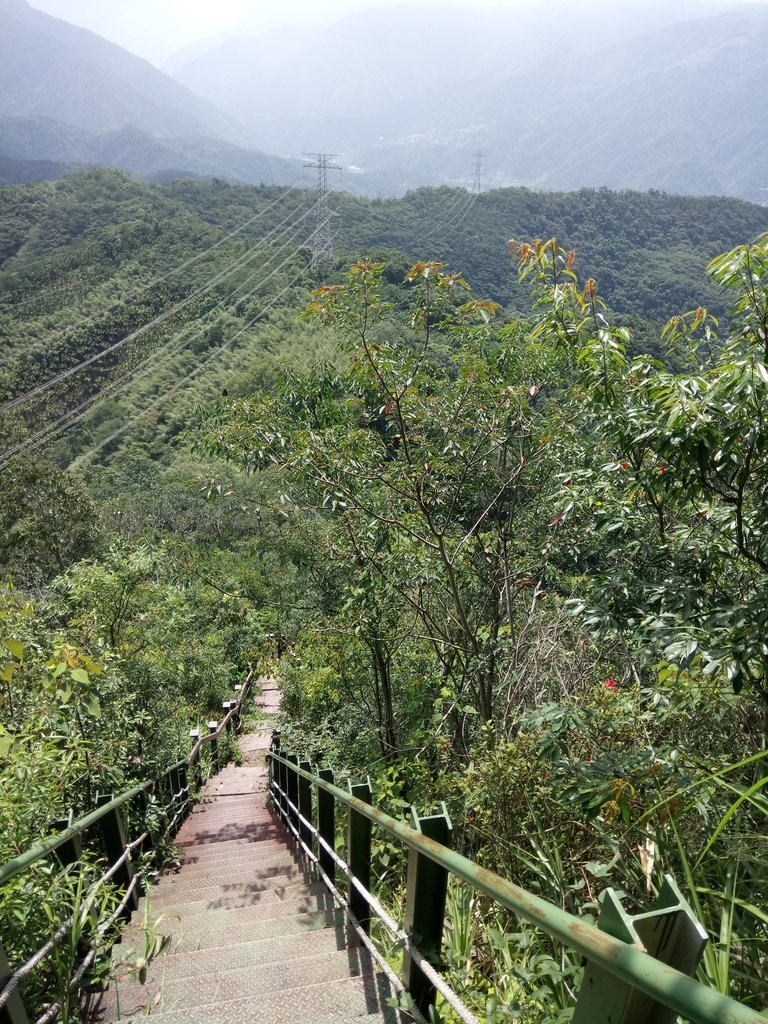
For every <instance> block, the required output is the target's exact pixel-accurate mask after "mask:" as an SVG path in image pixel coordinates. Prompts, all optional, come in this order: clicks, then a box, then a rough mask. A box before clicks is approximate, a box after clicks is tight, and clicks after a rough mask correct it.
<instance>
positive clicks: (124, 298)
mask: <svg viewBox="0 0 768 1024" xmlns="http://www.w3.org/2000/svg"><path fill="white" fill-rule="evenodd" d="M297 187H298V186H296V185H291V186H290V187H288V188H287V189H285V191H283V192H281V194H280V195H279V196H277V197H276V198H275V199H273V200H272V202H271V203H269V205H267V206H265V207H264V208H263V209H262V210H259V211H258V213H255V214H254V215H253V216H252V217H249V218H248V220H246V221H243V223H242V224H240V225H239V226H238V227H236V228H233V229H232V230H231V231H230V232H228V233H227V234H226V235H224V237H223V238H220V239H219V240H218V242H214V243H213V245H210V246H208V247H207V248H206V249H203V250H202V252H199V253H197V254H196V255H195V256H191V257H190V258H189V259H187V260H184V262H183V263H180V264H179V265H178V266H176V267H174V268H173V269H172V270H169V271H167V272H166V273H165V274H162V275H161V276H159V277H155V278H153V280H151V281H147V282H146V284H143V285H141V287H139V288H136V289H134V291H132V292H129V293H128V294H127V295H124V296H122V297H121V298H120V299H117V300H116V301H115V302H113V303H111V304H110V305H109V306H106V307H104V308H103V309H99V310H95V311H94V312H93V313H89V314H88V315H87V316H84V317H83V318H82V320H81V321H80V323H79V324H78V325H77V326H82V324H84V323H88V321H90V320H94V319H95V318H96V317H97V316H100V315H102V314H103V313H108V312H110V311H111V310H113V309H117V307H118V306H123V305H125V304H126V303H127V302H130V301H131V300H132V299H135V298H137V297H138V296H139V295H143V294H144V292H146V291H149V289H150V288H155V287H157V285H159V284H163V283H164V282H165V281H167V280H168V279H169V278H171V277H173V276H174V275H175V274H179V273H181V271H182V270H187V269H188V268H189V267H191V266H192V264H193V263H197V261H198V260H201V259H203V257H204V256H207V255H209V254H210V253H212V252H213V251H214V249H218V248H219V247H220V246H222V245H224V244H225V243H226V242H228V241H230V239H232V238H234V237H235V235H238V234H239V233H240V232H241V231H244V230H245V229H246V228H247V227H250V226H251V224H253V223H254V222H255V221H257V220H259V219H260V218H261V217H263V216H264V215H265V214H267V213H269V211H270V210H271V209H272V208H273V207H275V206H277V204H278V203H280V202H282V201H283V200H284V199H285V198H286V197H287V196H288V195H290V194H291V192H295V191H296V189H297ZM70 255H71V254H70ZM46 258H47V257H44V258H43V259H42V260H36V261H35V262H36V263H40V262H45V259H46ZM24 269H26V268H23V269H22V270H19V271H9V272H6V271H0V273H23V272H24ZM34 297H35V296H33V298H34Z"/></svg>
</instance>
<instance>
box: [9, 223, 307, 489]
mask: <svg viewBox="0 0 768 1024" xmlns="http://www.w3.org/2000/svg"><path fill="white" fill-rule="evenodd" d="M311 212H312V210H311V209H310V210H308V211H307V212H306V213H305V214H304V215H303V216H302V217H301V218H299V220H298V221H297V222H296V224H295V225H294V227H296V226H298V224H299V223H300V222H301V220H303V219H304V217H306V216H307V215H308V214H309V213H311ZM311 237H312V234H309V235H307V236H306V237H305V238H304V239H303V240H302V241H301V242H300V243H299V245H298V246H297V248H300V247H301V246H302V245H305V244H306V243H307V242H308V241H309V240H310V238H311ZM295 238H296V235H295V234H294V236H293V237H292V238H291V239H290V240H289V241H288V242H286V243H284V245H283V246H281V247H280V248H282V249H284V248H286V247H287V246H288V245H290V244H291V243H292V242H294V241H295ZM273 258H274V257H273ZM291 259H292V255H289V256H288V257H286V259H284V260H283V261H282V262H281V263H280V264H279V265H278V266H276V267H274V268H273V269H272V270H271V272H270V273H269V274H268V275H267V276H266V277H264V278H261V279H260V280H259V282H258V283H257V284H256V285H255V286H254V287H253V288H252V289H251V291H250V292H248V293H246V294H245V295H242V296H240V297H239V298H238V300H237V304H239V303H240V302H243V301H245V299H247V298H249V297H250V296H252V295H253V294H254V293H255V292H256V291H257V290H258V289H259V288H260V287H262V286H263V285H264V284H266V283H267V281H269V280H270V279H271V278H272V277H274V276H275V274H277V273H278V272H279V271H280V270H282V269H283V267H285V266H286V265H287V264H288V263H290V261H291ZM269 263H270V261H267V264H266V266H269ZM261 269H262V270H263V269H265V268H264V267H263V268H261ZM253 276H255V275H252V277H251V278H250V280H252V279H253ZM298 276H299V275H298V274H297V275H296V276H295V277H294V278H293V279H292V281H291V282H290V283H289V284H288V285H286V286H285V288H283V289H282V290H281V291H280V292H279V293H278V295H277V296H276V297H275V298H273V302H272V303H271V304H270V306H267V307H265V308H270V307H271V305H273V304H274V301H276V298H277V297H279V296H280V295H282V294H283V292H285V291H287V289H288V288H289V287H291V286H292V284H293V283H295V281H296V280H298ZM244 283H247V282H244ZM239 287H242V286H239ZM233 294H234V293H233ZM231 297H232V296H231V295H230V296H228V297H227V298H231ZM222 301H224V300H222ZM263 311H264V309H263V308H262V309H260V311H259V312H258V313H257V314H256V316H255V317H254V318H253V319H252V320H251V321H249V323H248V324H246V325H245V326H244V327H242V328H240V330H238V331H237V332H236V333H235V334H234V335H233V336H232V338H230V339H228V341H227V343H226V344H227V345H229V344H230V343H231V342H232V341H234V340H235V338H237V337H239V336H240V335H241V334H242V333H243V332H244V331H245V330H247V329H248V328H249V327H251V326H252V325H253V324H254V323H255V322H256V320H258V318H259V316H261V315H262V313H263ZM208 315H210V312H209V313H208V314H206V316H208ZM199 337H201V335H200V334H197V335H193V336H191V337H190V338H187V339H186V340H184V341H182V342H180V343H178V344H177V345H176V346H175V348H173V349H172V350H171V351H168V350H166V351H165V352H164V353H162V354H160V353H159V352H157V351H156V352H154V353H152V354H151V355H150V356H148V357H147V358H146V359H144V360H142V362H140V363H139V364H138V365H137V366H136V367H134V368H133V369H132V370H130V371H128V372H127V373H126V374H123V375H122V376H121V377H119V378H118V379H117V380H116V381H113V382H111V383H110V384H108V385H106V387H104V388H102V389H100V390H99V391H98V392H97V393H96V394H95V395H91V396H89V397H88V398H87V399H85V400H84V401H82V402H81V403H80V404H79V405H78V406H76V407H75V408H74V409H70V410H67V412H65V413H63V414H62V415H61V416H59V417H58V419H56V420H54V421H53V422H52V423H49V424H47V425H46V426H45V427H44V428H43V429H42V430H39V431H38V432H37V433H36V434H33V435H32V436H31V437H27V438H25V439H24V440H23V441H21V442H20V443H19V444H17V445H15V446H14V447H13V448H11V449H9V450H8V451H6V452H4V453H3V455H2V458H1V459H0V470H2V469H4V468H5V466H6V465H7V464H8V463H9V462H10V461H11V459H12V458H13V457H14V456H15V455H17V454H18V453H20V452H22V451H24V450H27V449H34V448H39V447H40V446H41V445H44V444H47V443H48V442H49V441H52V440H53V439H54V438H55V437H58V436H59V434H61V433H63V432H64V431H66V430H68V429H69V428H70V427H71V426H73V425H74V424H75V423H77V422H79V421H80V420H82V419H83V417H84V416H85V415H86V413H87V412H88V411H89V410H90V409H91V408H93V407H94V406H95V405H97V404H98V403H99V402H101V401H103V400H104V399H106V398H109V397H114V395H115V394H116V393H117V392H118V391H122V390H123V389H124V388H125V387H126V386H128V385H130V384H131V383H133V381H134V379H135V376H136V372H137V371H138V370H139V369H141V368H146V367H147V364H148V363H149V362H151V361H152V360H153V359H154V358H155V357H156V356H158V355H160V359H161V364H162V363H164V362H166V361H167V360H168V359H171V358H173V356H175V355H178V354H179V353H180V352H181V351H182V350H183V349H184V348H186V347H187V346H188V345H190V344H191V343H192V342H193V341H195V340H197V339H198V338H199ZM216 351H220V349H217V350H214V352H213V353H211V355H210V356H209V357H208V358H206V359H205V360H203V363H201V364H199V367H198V369H199V368H202V367H203V366H205V365H206V364H207V363H208V362H209V361H210V359H211V358H213V355H215V353H216ZM151 369H152V372H156V371H157V370H158V369H159V366H154V367H152V368H151ZM197 372H198V371H197V370H195V371H194V373H197ZM184 379H185V378H183V379H182V382H183V380H184Z"/></svg>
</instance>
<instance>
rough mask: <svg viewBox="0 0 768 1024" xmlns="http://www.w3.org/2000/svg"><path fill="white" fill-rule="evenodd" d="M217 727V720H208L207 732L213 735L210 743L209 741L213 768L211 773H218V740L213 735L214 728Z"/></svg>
mask: <svg viewBox="0 0 768 1024" xmlns="http://www.w3.org/2000/svg"><path fill="white" fill-rule="evenodd" d="M218 728H219V723H218V722H209V723H208V732H209V733H210V734H211V736H213V737H214V738H213V739H212V740H211V743H210V747H211V767H212V769H213V770H212V771H211V774H212V775H218V773H219V740H218V738H217V737H216V735H215V733H216V730H217V729H218Z"/></svg>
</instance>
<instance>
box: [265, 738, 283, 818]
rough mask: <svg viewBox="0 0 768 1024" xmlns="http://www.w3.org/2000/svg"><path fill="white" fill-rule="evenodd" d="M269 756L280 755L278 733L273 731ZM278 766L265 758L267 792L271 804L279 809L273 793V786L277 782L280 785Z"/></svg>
mask: <svg viewBox="0 0 768 1024" xmlns="http://www.w3.org/2000/svg"><path fill="white" fill-rule="evenodd" d="M269 753H270V754H279V753H280V733H279V732H277V730H275V731H274V732H273V733H272V740H271V742H270V744H269ZM279 773H280V765H279V763H278V762H277V761H275V759H274V758H273V757H270V756H268V757H267V792H268V793H269V795H270V797H271V798H272V804H273V806H275V807H278V808H279V797H278V796H277V795H276V794H275V792H274V785H275V783H276V782H277V784H278V785H280V779H279Z"/></svg>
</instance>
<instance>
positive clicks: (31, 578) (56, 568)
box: [0, 456, 99, 585]
mask: <svg viewBox="0 0 768 1024" xmlns="http://www.w3.org/2000/svg"><path fill="white" fill-rule="evenodd" d="M98 537H99V533H98V522H97V513H96V508H95V506H94V504H93V502H92V501H91V499H90V498H89V497H88V495H87V494H86V492H85V490H84V489H83V488H82V487H81V486H80V484H79V483H78V482H77V481H75V480H73V479H72V478H71V477H69V476H67V475H66V474H65V473H62V472H61V470H60V469H58V468H57V467H56V466H54V465H52V464H51V463H50V462H46V460H45V459H42V458H38V457H29V456H25V457H18V458H16V459H14V460H13V461H12V462H10V463H9V464H8V465H7V466H6V467H5V469H4V470H3V487H2V489H0V564H2V566H3V571H4V573H5V574H7V575H11V576H14V577H15V578H16V580H17V582H18V583H20V584H21V583H23V584H26V585H39V584H40V583H45V582H47V581H48V580H50V579H52V578H53V577H54V576H57V575H58V574H59V573H62V572H64V570H65V569H67V568H68V567H69V566H70V565H72V564H73V563H74V562H77V561H79V560H80V559H81V558H86V557H87V556H88V555H90V554H92V553H93V552H94V550H95V548H96V546H97V543H98Z"/></svg>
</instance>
